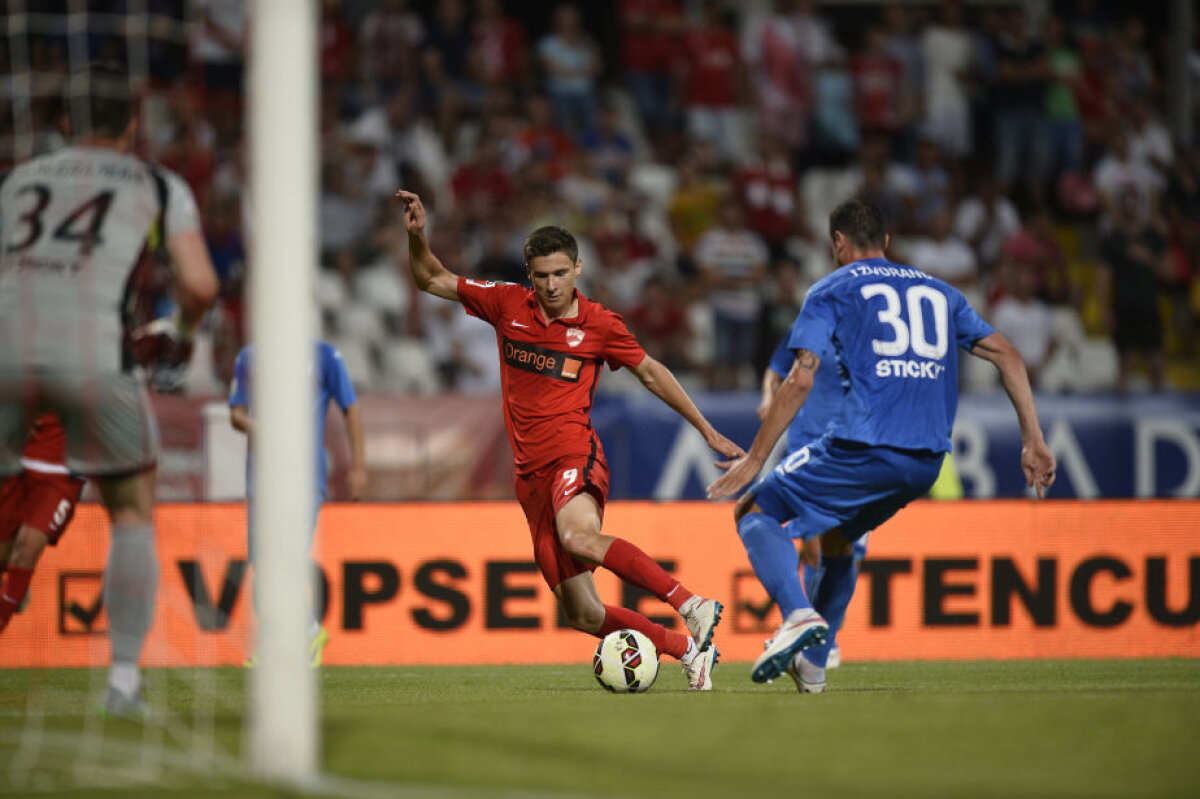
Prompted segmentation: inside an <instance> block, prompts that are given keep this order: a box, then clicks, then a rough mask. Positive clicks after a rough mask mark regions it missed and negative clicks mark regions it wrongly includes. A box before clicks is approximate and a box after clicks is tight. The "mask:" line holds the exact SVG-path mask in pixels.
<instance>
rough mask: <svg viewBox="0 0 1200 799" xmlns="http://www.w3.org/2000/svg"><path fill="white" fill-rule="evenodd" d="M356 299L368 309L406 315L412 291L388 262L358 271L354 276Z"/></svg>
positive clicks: (406, 281)
mask: <svg viewBox="0 0 1200 799" xmlns="http://www.w3.org/2000/svg"><path fill="white" fill-rule="evenodd" d="M354 297H355V299H356V300H358V301H359V302H360V303H362V304H364V305H366V306H368V307H371V308H377V309H379V310H381V311H388V312H392V313H398V314H404V313H405V312H406V311H407V309H408V304H409V301H410V299H411V291H410V289H409V283H408V280H407V279H406V278H403V277H401V275H400V273H399V272H397V271H396V268H395V266H394V265H393V264H392V263H391V262H390V261H388V262H386V263H380V264H377V265H375V266H370V267H367V268H365V269H360V270H359V271H358V274H356V275H355V276H354Z"/></svg>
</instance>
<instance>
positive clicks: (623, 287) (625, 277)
mask: <svg viewBox="0 0 1200 799" xmlns="http://www.w3.org/2000/svg"><path fill="white" fill-rule="evenodd" d="M596 256H597V257H598V258H599V263H598V264H596V265H595V267H594V268H595V270H596V271H597V272H598V273H599V274H598V279H597V280H593V282H592V286H593V287H594V289H593V294H596V295H597V299H598V300H599V301H600V302H602V303H604V304H605V305H607V306H609V307H610V308H612V309H613V310H614V311H616V312H617V313H619V314H628V313H629V312H630V311H632V310H633V308H634V307H635V306H637V304H638V301H639V300H640V299H641V298H642V294H643V291H644V289H645V286H646V282H647V281H648V280H649V279H650V277H651V276H652V275H653V274H654V262H653V261H652V260H651V259H649V258H646V257H641V258H639V257H635V256H634V255H633V253H632V252H631V251H630V248H629V244H628V241H627V240H626V239H625V238H623V237H621V236H606V237H604V238H601V239H598V240H597V241H596Z"/></svg>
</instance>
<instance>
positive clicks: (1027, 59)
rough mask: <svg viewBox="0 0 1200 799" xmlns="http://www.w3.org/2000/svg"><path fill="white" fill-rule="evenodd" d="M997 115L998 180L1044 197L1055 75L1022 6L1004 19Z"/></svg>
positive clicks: (998, 43) (998, 49) (999, 48)
mask: <svg viewBox="0 0 1200 799" xmlns="http://www.w3.org/2000/svg"><path fill="white" fill-rule="evenodd" d="M996 70H997V74H996V84H995V86H994V87H993V88H992V95H991V101H992V110H993V112H994V113H995V137H996V167H995V168H996V177H997V178H998V179H999V180H1000V182H1001V183H1002V184H1003V185H1004V186H1005V187H1009V188H1011V187H1013V186H1015V185H1017V184H1018V183H1020V184H1023V185H1024V187H1025V189H1026V191H1027V192H1028V196H1029V197H1032V198H1039V197H1040V196H1041V194H1042V190H1043V186H1042V180H1044V178H1045V177H1046V158H1047V154H1046V136H1045V133H1044V128H1045V122H1044V117H1043V113H1044V109H1045V97H1046V81H1047V78H1048V77H1049V75H1050V71H1049V65H1048V63H1047V61H1046V51H1045V48H1044V47H1043V46H1042V44H1041V42H1039V41H1038V40H1037V39H1035V38H1034V37H1033V36H1032V35H1031V33H1030V31H1029V22H1028V18H1027V16H1026V14H1025V10H1024V9H1023V8H1022V7H1021V6H1013V7H1011V8H1010V9H1009V10H1008V11H1007V13H1006V15H1005V25H1004V29H1003V30H1002V31H1001V34H1000V37H999V38H998V39H997V41H996Z"/></svg>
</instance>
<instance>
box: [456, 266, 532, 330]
mask: <svg viewBox="0 0 1200 799" xmlns="http://www.w3.org/2000/svg"><path fill="white" fill-rule="evenodd" d="M514 291H516V292H518V293H519V294H520V295H521V296H522V297H523V296H525V294H526V290H525V289H524V288H522V287H521V286H518V285H516V284H515V283H497V282H495V281H493V280H472V279H471V278H467V277H460V278H459V279H458V299H459V301H460V302H461V303H462V305H463V308H465V309H466V310H467V313H469V314H471V316H478V317H479V318H480V319H482V320H483V321H485V322H487V323H488V324H490V325H492V326H495V324H496V322H497V321H499V320H500V319H501V316H502V312H503V310H504V306H505V303H507V302H510V301H511V300H512V297H513V292H514Z"/></svg>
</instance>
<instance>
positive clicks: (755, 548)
mask: <svg viewBox="0 0 1200 799" xmlns="http://www.w3.org/2000/svg"><path fill="white" fill-rule="evenodd" d="M737 529H738V535H739V536H741V537H742V544H743V545H745V547H746V554H747V555H748V556H749V557H750V565H751V566H753V567H754V573H755V574H756V575H758V580H759V582H761V583H762V585H763V588H765V589H767V593H768V594H770V595H771V598H772V599H774V600H775V602H776V604H778V605H779V611H780V612H781V613H782V614H783V617H784V618H785V619H786V618H787V617H788V614H790V613H791V612H792V611H793V610H798V609H800V608H809V607H812V603H810V602H809V601H808V597H807V596H806V595H805V594H804V585H803V584H802V583H801V582H800V563H799V561H800V556H799V555H798V554H797V552H796V545H795V544H794V543H792V537H791V536H790V535H788V534H787V533H786V532H784V530H783V526H782V525H781V524H780V523H779V522H777V521H775V520H774V519H772V518H771V517H770V516H767V515H766V514H765V513H748V514H746V515H745V516H743V517H742V518H741V520H740V521H739V522H738V525H737ZM846 560H850V558H846ZM848 601H849V599H848V598H847V602H848ZM842 614H843V615H845V606H844V605H843V607H842Z"/></svg>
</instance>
